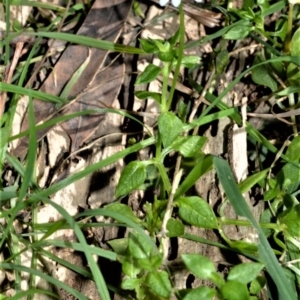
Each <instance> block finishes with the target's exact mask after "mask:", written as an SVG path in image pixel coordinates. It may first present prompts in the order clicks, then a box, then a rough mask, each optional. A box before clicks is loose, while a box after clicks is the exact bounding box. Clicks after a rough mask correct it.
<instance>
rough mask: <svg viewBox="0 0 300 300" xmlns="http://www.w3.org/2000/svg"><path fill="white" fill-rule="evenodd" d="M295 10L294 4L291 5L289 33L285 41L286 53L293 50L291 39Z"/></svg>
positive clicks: (284, 49) (284, 51) (284, 50)
mask: <svg viewBox="0 0 300 300" xmlns="http://www.w3.org/2000/svg"><path fill="white" fill-rule="evenodd" d="M293 10H294V4H291V3H290V5H289V14H288V27H287V33H286V37H285V41H284V48H283V53H284V54H286V55H289V54H290V51H291V39H292V30H293Z"/></svg>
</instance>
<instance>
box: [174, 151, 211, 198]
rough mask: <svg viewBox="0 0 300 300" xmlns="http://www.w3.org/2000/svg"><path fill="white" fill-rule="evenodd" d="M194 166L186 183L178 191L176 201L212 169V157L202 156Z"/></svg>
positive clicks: (185, 180)
mask: <svg viewBox="0 0 300 300" xmlns="http://www.w3.org/2000/svg"><path fill="white" fill-rule="evenodd" d="M193 166H194V167H193V169H192V170H191V171H190V172H189V173H188V175H187V176H186V178H185V179H184V181H183V182H182V183H181V184H180V186H179V187H178V189H177V190H176V193H175V197H174V198H175V199H176V198H178V197H180V196H181V195H183V194H185V193H186V192H187V191H188V190H189V189H190V188H191V187H192V186H193V185H194V184H195V182H196V181H197V180H198V179H199V178H200V177H201V176H202V175H203V174H205V173H207V172H208V171H210V170H211V169H212V157H211V155H202V156H201V157H199V159H197V161H196V162H195V163H194V164H193Z"/></svg>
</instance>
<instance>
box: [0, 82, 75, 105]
mask: <svg viewBox="0 0 300 300" xmlns="http://www.w3.org/2000/svg"><path fill="white" fill-rule="evenodd" d="M0 90H1V91H3V92H9V93H14V94H19V95H25V96H28V97H31V98H34V99H39V100H43V101H47V102H53V103H58V104H62V103H63V104H65V103H68V102H69V101H68V100H65V99H62V98H60V97H57V96H53V95H50V94H47V93H44V92H40V91H35V90H32V89H26V88H23V87H20V86H17V85H14V84H9V83H5V82H0Z"/></svg>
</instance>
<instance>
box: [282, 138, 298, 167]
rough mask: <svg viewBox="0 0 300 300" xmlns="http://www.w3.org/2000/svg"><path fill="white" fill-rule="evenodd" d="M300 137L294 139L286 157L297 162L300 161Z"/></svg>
mask: <svg viewBox="0 0 300 300" xmlns="http://www.w3.org/2000/svg"><path fill="white" fill-rule="evenodd" d="M299 149H300V136H296V137H294V138H293V140H292V142H291V143H290V145H289V146H288V148H287V150H286V153H285V155H286V156H287V157H288V158H289V159H290V160H291V161H297V160H299V159H300V151H299Z"/></svg>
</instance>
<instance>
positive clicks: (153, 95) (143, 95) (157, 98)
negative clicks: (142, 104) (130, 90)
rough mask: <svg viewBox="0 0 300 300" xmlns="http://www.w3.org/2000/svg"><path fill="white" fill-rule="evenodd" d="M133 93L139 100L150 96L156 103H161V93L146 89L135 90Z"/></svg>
mask: <svg viewBox="0 0 300 300" xmlns="http://www.w3.org/2000/svg"><path fill="white" fill-rule="evenodd" d="M134 94H135V95H136V97H138V98H139V99H141V100H145V99H149V98H152V99H154V100H155V101H156V102H157V103H161V94H160V93H155V92H148V91H136V92H134Z"/></svg>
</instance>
